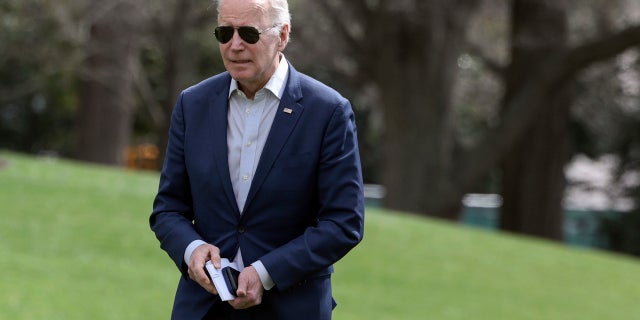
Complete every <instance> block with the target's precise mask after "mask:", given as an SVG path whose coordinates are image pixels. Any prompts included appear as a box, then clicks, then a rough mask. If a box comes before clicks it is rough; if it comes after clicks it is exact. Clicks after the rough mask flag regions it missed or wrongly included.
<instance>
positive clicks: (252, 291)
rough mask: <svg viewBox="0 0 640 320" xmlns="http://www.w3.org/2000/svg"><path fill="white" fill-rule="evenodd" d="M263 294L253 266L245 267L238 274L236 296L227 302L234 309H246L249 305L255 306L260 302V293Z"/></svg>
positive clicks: (258, 277)
mask: <svg viewBox="0 0 640 320" xmlns="http://www.w3.org/2000/svg"><path fill="white" fill-rule="evenodd" d="M263 294H264V288H263V287H262V282H261V281H260V276H258V272H257V271H256V269H255V268H254V267H253V266H249V267H246V268H244V269H243V270H242V272H240V276H238V291H237V292H236V295H237V297H236V298H235V299H233V300H231V301H229V304H230V305H231V306H232V307H233V308H234V309H246V308H249V307H253V306H257V305H259V304H260V303H262V295H263Z"/></svg>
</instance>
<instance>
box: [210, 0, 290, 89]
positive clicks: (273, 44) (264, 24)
mask: <svg viewBox="0 0 640 320" xmlns="http://www.w3.org/2000/svg"><path fill="white" fill-rule="evenodd" d="M266 6H267V4H266V3H265V1H264V0H227V1H224V2H222V4H221V5H220V8H219V15H218V25H219V26H232V27H241V26H251V27H254V28H256V29H258V30H259V31H264V30H265V29H267V28H270V27H272V26H273V25H271V21H270V19H269V17H268V16H267V7H266ZM275 29H276V30H279V28H275ZM286 32H288V26H287V27H286V28H285V29H283V32H280V35H277V34H275V32H274V30H272V29H270V30H268V31H265V32H263V33H262V34H260V40H258V42H256V43H254V44H250V43H247V42H246V41H244V40H242V38H240V35H239V34H238V31H237V30H235V32H234V33H233V37H232V38H231V40H230V41H229V42H227V43H220V54H221V55H222V60H223V62H224V66H225V68H226V69H227V71H229V73H230V74H231V77H233V78H234V79H235V80H236V81H238V82H239V83H240V87H241V88H242V89H243V91H245V93H247V91H246V90H249V91H250V92H251V91H253V93H255V91H257V90H258V89H260V88H262V87H263V86H264V85H265V84H266V83H267V82H268V81H269V78H271V75H273V73H274V72H275V70H276V68H277V66H278V59H279V54H278V52H279V51H282V49H284V45H286V40H287V38H286ZM283 43H284V44H283Z"/></svg>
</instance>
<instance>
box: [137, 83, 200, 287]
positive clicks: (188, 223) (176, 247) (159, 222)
mask: <svg viewBox="0 0 640 320" xmlns="http://www.w3.org/2000/svg"><path fill="white" fill-rule="evenodd" d="M183 99H184V93H183V94H181V95H180V97H179V98H178V101H177V103H176V106H175V108H174V110H173V113H172V116H171V126H170V129H169V143H168V145H167V152H166V156H165V162H164V166H163V168H162V173H161V175H160V183H159V187H158V194H157V195H156V198H155V200H154V202H153V212H152V213H151V216H150V218H149V224H150V226H151V229H152V230H153V232H154V233H155V235H156V237H157V238H158V240H159V241H160V247H161V248H162V249H163V250H165V251H166V252H167V254H168V255H169V256H170V257H171V259H172V260H173V261H174V263H175V264H176V266H177V267H178V268H179V269H180V271H181V272H182V273H183V274H185V275H186V273H187V265H186V264H185V263H184V252H185V249H186V248H187V246H188V245H189V243H191V242H192V241H194V240H198V239H201V237H200V235H198V233H197V232H196V231H195V229H194V226H193V205H192V197H191V189H190V187H189V177H188V175H187V171H186V165H185V157H184V141H185V132H186V124H185V118H184V106H183Z"/></svg>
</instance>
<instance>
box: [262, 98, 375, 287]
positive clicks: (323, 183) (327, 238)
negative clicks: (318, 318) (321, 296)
mask: <svg viewBox="0 0 640 320" xmlns="http://www.w3.org/2000/svg"><path fill="white" fill-rule="evenodd" d="M339 101H340V103H338V105H337V106H335V109H334V111H333V115H332V116H331V118H330V120H329V123H328V124H327V127H326V130H325V133H324V137H323V140H322V141H323V143H322V150H321V152H320V159H319V166H318V169H317V170H318V173H317V175H318V182H317V184H318V185H317V190H318V194H317V198H318V203H319V210H318V213H317V225H315V226H312V227H309V228H307V230H306V231H305V232H304V234H302V236H300V237H298V238H295V239H293V240H292V241H290V242H289V243H287V244H285V245H284V246H282V247H280V248H278V249H276V250H274V251H272V252H270V253H268V254H266V255H265V256H263V257H261V258H260V260H261V261H262V263H263V264H264V266H265V268H266V269H267V270H268V271H269V274H270V275H271V277H272V279H273V281H274V282H275V284H276V286H277V287H278V288H279V289H281V290H284V289H286V288H288V287H290V286H292V285H294V284H296V283H298V282H299V281H301V280H302V279H304V278H305V277H307V276H309V275H311V274H313V273H315V272H318V271H320V270H323V269H326V268H328V267H330V266H331V265H333V264H334V263H335V262H337V261H338V260H339V259H341V258H342V257H343V256H344V255H346V254H347V252H349V251H350V250H351V249H352V248H353V247H355V246H356V245H357V244H358V243H359V242H360V241H361V240H362V237H363V232H364V192H363V183H362V169H361V164H360V155H359V151H358V142H357V133H356V126H355V119H354V114H353V111H352V109H351V105H350V103H349V102H348V100H346V99H344V98H342V99H340V100H339Z"/></svg>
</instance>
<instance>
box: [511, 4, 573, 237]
mask: <svg viewBox="0 0 640 320" xmlns="http://www.w3.org/2000/svg"><path fill="white" fill-rule="evenodd" d="M512 12H513V15H512V19H513V34H512V63H511V65H510V66H509V70H508V74H507V79H506V80H507V92H506V99H505V101H506V100H509V97H512V96H513V95H515V94H516V92H517V91H518V90H520V88H521V87H522V85H523V83H524V82H525V81H531V79H528V78H527V75H529V74H531V73H532V72H533V70H535V69H537V68H540V64H539V63H538V62H539V61H544V59H545V57H547V56H549V55H550V54H552V53H553V52H554V51H556V52H557V51H558V50H563V48H564V46H565V45H566V44H567V42H568V40H567V39H568V34H567V17H566V14H565V12H564V8H562V5H560V4H558V2H557V1H539V0H516V1H514V4H513V11H512ZM571 83H573V80H569V81H568V84H564V85H562V86H560V87H558V88H556V89H555V90H554V91H552V92H549V93H548V94H547V96H545V97H543V99H542V103H541V105H539V106H537V108H541V109H542V111H541V112H540V113H538V115H537V116H536V117H535V119H534V120H533V125H532V126H531V128H530V129H529V130H528V131H526V133H525V134H524V135H523V136H522V138H521V139H520V140H519V141H518V143H516V144H515V145H514V146H513V147H512V148H511V149H510V150H509V151H508V152H507V154H506V155H505V157H504V159H503V165H502V168H503V179H502V190H503V192H502V193H503V206H502V209H501V214H500V228H501V229H503V230H507V231H513V232H518V233H523V234H529V235H535V236H541V237H545V238H550V239H555V240H561V239H562V222H563V219H562V218H563V215H562V213H563V210H562V196H563V193H564V187H565V180H564V170H563V169H564V165H565V164H566V162H567V161H568V159H569V151H570V150H569V148H570V143H569V129H568V127H569V121H570V114H569V110H570V106H571V103H572V92H571Z"/></svg>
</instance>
